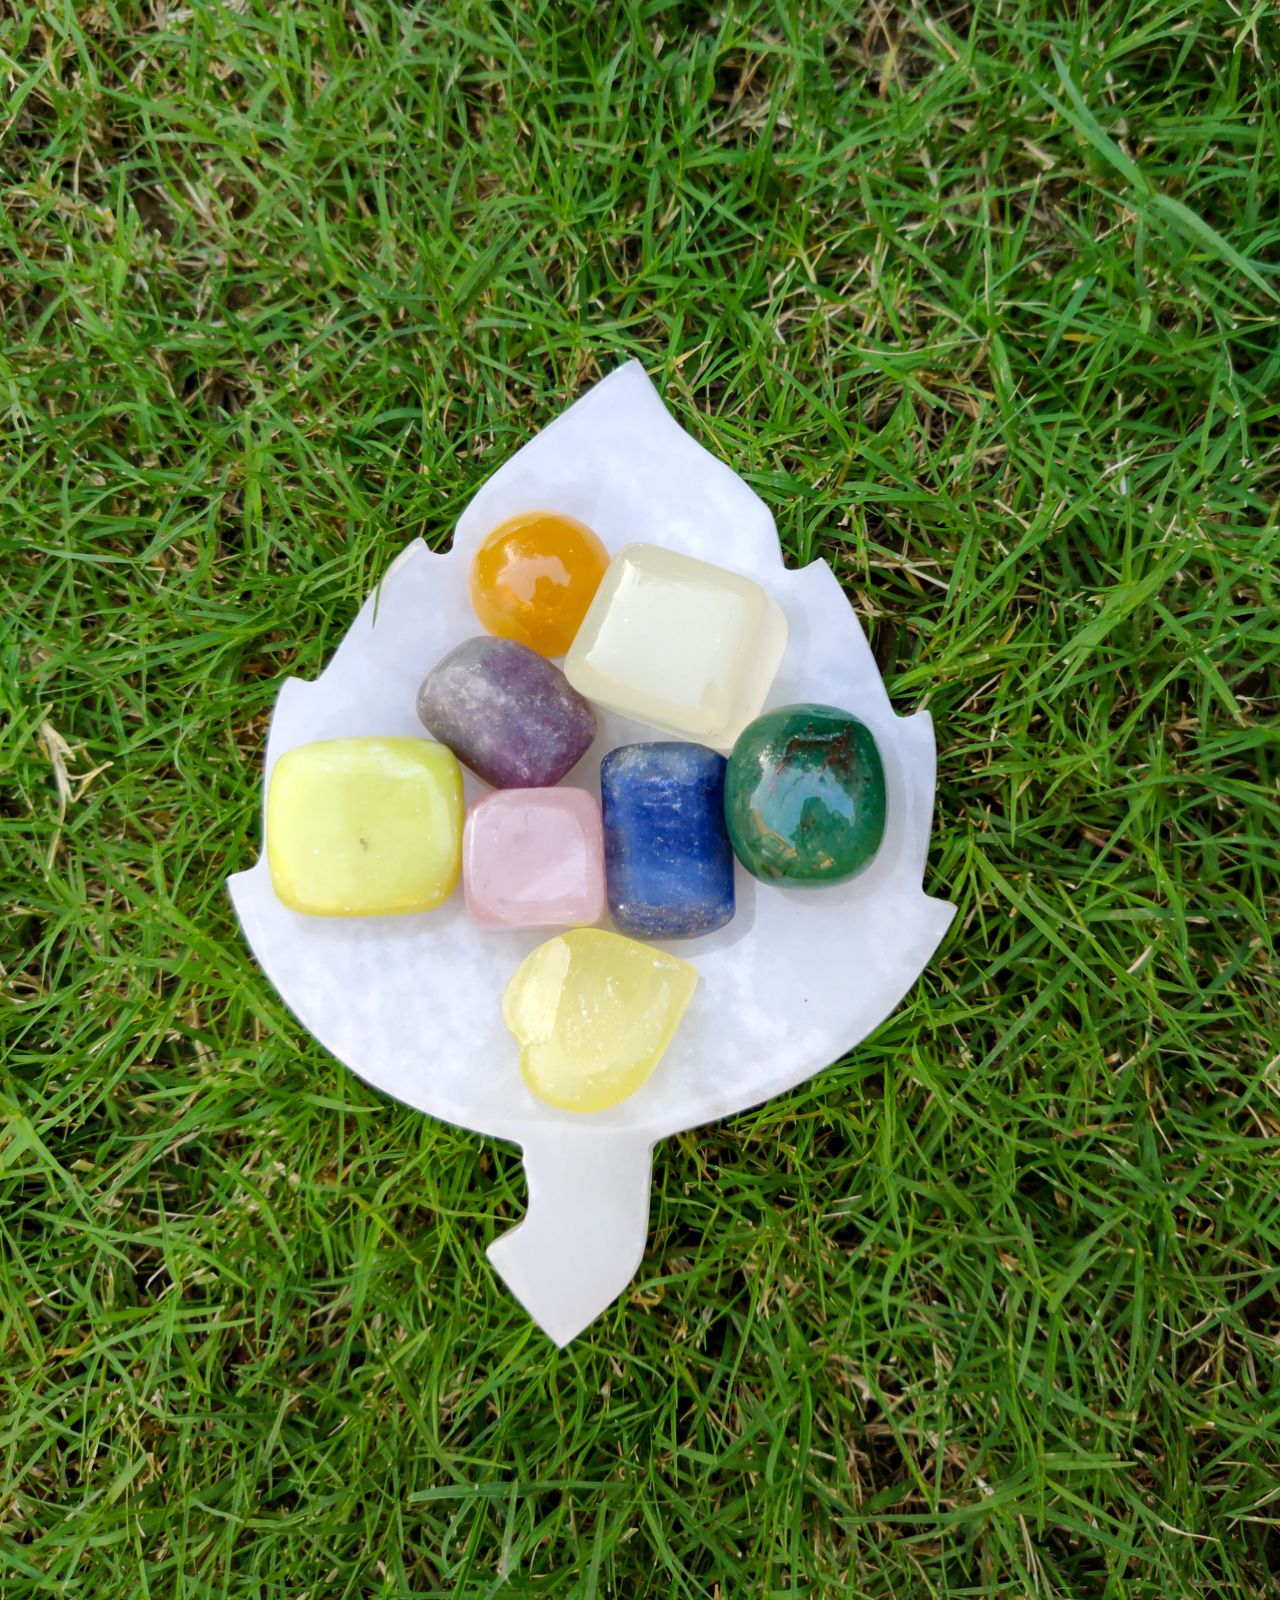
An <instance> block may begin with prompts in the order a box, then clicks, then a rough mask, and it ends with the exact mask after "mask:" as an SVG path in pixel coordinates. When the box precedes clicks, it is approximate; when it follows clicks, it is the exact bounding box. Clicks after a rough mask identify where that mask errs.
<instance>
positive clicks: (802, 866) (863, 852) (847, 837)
mask: <svg viewBox="0 0 1280 1600" xmlns="http://www.w3.org/2000/svg"><path fill="white" fill-rule="evenodd" d="M725 821H726V823H727V824H728V828H729V838H730V840H731V841H732V843H733V849H734V852H735V854H736V855H737V857H738V860H739V861H741V863H742V864H743V866H744V867H746V869H747V871H748V872H751V873H754V874H755V876H756V877H757V878H763V879H764V880H765V881H766V882H769V883H786V884H797V885H800V884H831V883H842V882H844V880H845V879H846V878H852V877H853V876H854V875H855V874H856V873H859V872H861V871H862V870H863V868H864V867H866V866H867V865H868V864H869V862H870V861H871V860H872V858H873V857H874V856H875V853H876V851H877V850H878V849H879V848H880V841H881V840H882V839H883V838H884V827H885V783H884V765H883V763H882V761H881V759H880V751H879V749H878V748H877V746H876V741H875V739H874V737H873V736H872V733H871V730H870V729H869V728H868V727H867V726H866V725H865V723H862V722H859V721H858V719H857V717H855V716H852V715H851V714H850V713H849V712H847V711H840V710H838V709H837V708H836V707H835V706H823V705H813V704H807V703H806V704H803V705H794V706H781V707H779V708H778V709H777V710H776V711H769V712H766V713H765V715H764V716H762V717H758V718H757V719H756V720H755V721H754V722H753V723H752V724H751V725H750V727H748V728H746V729H744V730H743V733H742V735H741V737H740V738H739V739H738V742H737V743H736V744H735V745H734V747H733V754H732V755H731V756H730V757H729V771H728V775H727V777H726V780H725Z"/></svg>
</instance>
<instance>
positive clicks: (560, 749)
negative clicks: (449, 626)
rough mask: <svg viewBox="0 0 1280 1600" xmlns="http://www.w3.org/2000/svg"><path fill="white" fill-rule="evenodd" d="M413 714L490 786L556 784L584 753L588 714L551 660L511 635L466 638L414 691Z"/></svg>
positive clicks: (591, 727)
mask: <svg viewBox="0 0 1280 1600" xmlns="http://www.w3.org/2000/svg"><path fill="white" fill-rule="evenodd" d="M418 716H419V718H420V719H421V721H422V723H423V725H424V726H425V727H426V728H427V730H428V732H430V733H431V734H433V735H434V737H435V738H437V739H439V740H440V742H441V743H442V744H447V745H448V746H449V748H450V750H452V751H453V753H454V754H455V755H456V756H457V758H458V760H459V761H461V762H462V763H463V764H464V765H465V766H468V767H470V768H471V770H472V772H474V773H475V774H476V776H477V777H479V778H483V779H484V781H485V782H486V783H488V784H492V785H493V787H494V788H495V789H540V788H546V787H549V786H550V785H551V784H553V783H559V781H560V779H561V778H563V777H564V775H565V773H566V772H568V771H569V769H570V767H572V766H573V765H574V764H575V763H576V762H578V761H580V760H581V759H582V757H583V756H584V755H585V754H586V752H587V747H588V746H589V745H590V743H591V741H592V739H594V738H595V733H596V715H595V712H594V711H593V710H592V709H591V707H590V706H589V705H588V704H587V702H586V701H585V700H584V699H583V698H582V696H581V695H580V694H579V693H578V692H577V691H576V690H575V689H574V688H572V687H571V686H570V684H569V683H568V682H567V681H566V679H565V675H564V673H563V672H561V670H560V668H559V667H557V666H555V665H554V663H552V662H550V661H546V660H544V659H543V658H542V657H541V656H540V655H538V654H537V653H536V652H535V651H533V650H530V649H529V647H528V645H523V644H518V643H517V642H516V641H515V640H514V639H493V638H488V637H482V638H476V639H467V640H465V641H464V642H463V643H462V644H460V645H458V646H456V647H455V648H454V649H453V650H450V652H449V654H448V655H447V656H445V657H444V659H443V660H442V661H440V662H439V663H438V664H437V665H436V666H435V667H433V668H432V670H431V671H430V672H429V673H428V674H427V676H426V678H425V679H424V680H423V684H422V687H421V688H420V689H419V690H418Z"/></svg>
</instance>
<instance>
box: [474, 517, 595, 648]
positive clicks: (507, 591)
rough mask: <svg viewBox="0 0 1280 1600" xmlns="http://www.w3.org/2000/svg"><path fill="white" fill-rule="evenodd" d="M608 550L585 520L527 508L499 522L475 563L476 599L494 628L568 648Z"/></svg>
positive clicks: (505, 635)
mask: <svg viewBox="0 0 1280 1600" xmlns="http://www.w3.org/2000/svg"><path fill="white" fill-rule="evenodd" d="M608 565H609V552H608V551H607V550H606V549H605V547H604V546H603V545H602V544H601V543H600V540H599V539H598V538H597V537H596V536H595V534H594V533H592V531H591V529H590V528H588V527H587V525H586V524H585V523H583V522H578V521H577V520H576V519H575V518H573V517H565V516H561V514H560V513H559V512H557V511H529V512H525V513H524V514H523V515H522V516H518V517H512V518H511V519H510V520H509V521H507V522H503V523H501V524H500V525H499V526H498V527H496V528H495V529H494V530H493V532H492V533H491V534H490V535H489V537H488V538H487V539H486V540H485V541H484V543H483V544H482V545H481V546H480V548H479V550H477V551H476V556H475V560H474V561H473V562H472V563H471V580H470V587H471V604H472V605H473V606H474V607H475V613H476V616H477V617H479V619H480V622H481V624H482V625H483V626H484V627H485V628H487V629H488V630H489V632H490V633H496V634H497V635H498V637H499V638H500V639H517V640H519V642H520V643H521V644H527V645H528V646H529V648H530V649H531V650H536V651H537V652H538V654H539V655H543V656H562V655H563V654H564V653H565V651H566V650H567V649H568V648H569V646H570V645H571V644H572V643H573V636H574V634H576V633H577V631H578V628H579V626H580V624H581V622H582V619H583V617H585V616H586V614H587V607H588V606H589V605H590V604H591V601H592V598H593V597H594V595H595V592H596V590H597V589H598V588H599V587H600V580H601V578H603V577H604V569H605V568H606V567H607V566H608Z"/></svg>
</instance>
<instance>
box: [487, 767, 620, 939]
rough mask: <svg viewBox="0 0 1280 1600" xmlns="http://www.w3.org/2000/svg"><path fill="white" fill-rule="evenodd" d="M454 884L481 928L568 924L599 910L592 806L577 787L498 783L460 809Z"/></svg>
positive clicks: (598, 843)
mask: <svg viewBox="0 0 1280 1600" xmlns="http://www.w3.org/2000/svg"><path fill="white" fill-rule="evenodd" d="M462 888H463V894H464V896H465V898H466V902H467V911H468V913H469V915H470V917H471V920H472V921H473V922H475V923H478V924H479V925H480V926H481V927H482V928H574V927H583V926H585V925H586V924H587V923H591V922H598V921H599V920H600V918H601V917H602V916H603V915H604V906H605V894H604V843H603V836H602V832H601V827H600V805H599V802H598V801H597V800H596V798H595V796H594V795H591V794H588V793H587V791H586V790H585V789H498V790H496V791H495V792H494V793H493V794H489V795H485V797H484V798H483V799H482V800H477V801H476V803H475V804H474V805H473V806H472V807H471V810H470V811H469V812H468V813H467V823H466V828H465V831H464V833H463V836H462Z"/></svg>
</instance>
